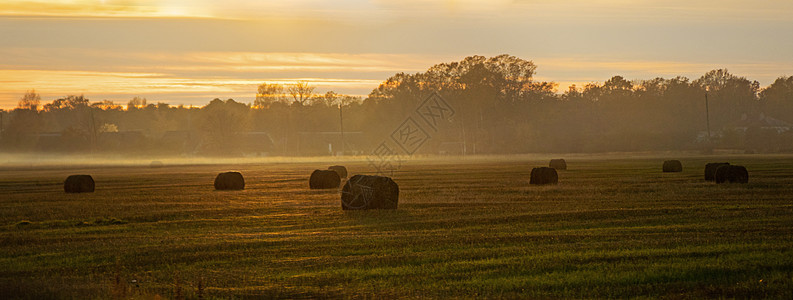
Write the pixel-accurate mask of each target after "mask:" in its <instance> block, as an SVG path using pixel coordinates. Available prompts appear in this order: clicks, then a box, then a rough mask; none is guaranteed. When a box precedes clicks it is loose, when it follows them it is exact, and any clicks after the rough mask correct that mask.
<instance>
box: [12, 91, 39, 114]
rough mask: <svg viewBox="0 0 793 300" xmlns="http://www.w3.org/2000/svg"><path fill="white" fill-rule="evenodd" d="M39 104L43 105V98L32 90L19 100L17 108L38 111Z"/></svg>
mask: <svg viewBox="0 0 793 300" xmlns="http://www.w3.org/2000/svg"><path fill="white" fill-rule="evenodd" d="M39 104H41V96H39V94H37V93H36V90H30V91H28V92H27V93H25V95H24V96H22V99H19V103H18V105H17V108H20V109H28V110H38V108H39Z"/></svg>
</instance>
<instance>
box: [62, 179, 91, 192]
mask: <svg viewBox="0 0 793 300" xmlns="http://www.w3.org/2000/svg"><path fill="white" fill-rule="evenodd" d="M94 186H95V185H94V178H93V177H91V175H70V176H69V177H66V181H64V182H63V191H64V192H67V193H93V192H94Z"/></svg>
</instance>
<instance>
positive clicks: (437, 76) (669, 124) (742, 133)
mask: <svg viewBox="0 0 793 300" xmlns="http://www.w3.org/2000/svg"><path fill="white" fill-rule="evenodd" d="M536 68H537V67H536V65H535V64H534V63H533V62H532V61H530V60H524V59H521V58H518V57H515V56H510V55H499V56H495V57H489V58H488V57H484V56H470V57H466V58H465V59H463V60H461V61H458V62H450V63H441V64H437V65H435V66H432V67H431V68H429V69H428V70H427V71H425V72H419V73H414V74H407V73H398V74H395V75H393V76H391V77H390V78H388V79H386V80H385V81H383V82H382V83H381V84H380V85H379V86H378V87H377V88H375V89H374V90H372V92H371V93H369V95H368V96H367V97H365V98H360V97H353V96H349V95H342V94H337V93H335V92H333V91H328V92H325V93H317V92H315V88H314V87H313V86H311V84H310V83H309V82H303V81H301V82H297V83H294V84H287V85H283V84H276V83H264V84H262V85H260V86H259V87H258V89H257V91H256V98H255V100H254V101H253V102H252V103H241V102H237V101H235V100H233V99H227V100H221V99H219V98H216V99H214V100H212V101H210V102H209V103H208V104H207V105H205V106H203V107H192V106H191V107H186V106H171V105H168V104H166V103H161V102H159V103H148V102H147V100H146V99H144V98H139V97H136V98H133V99H132V100H130V101H129V102H128V103H127V104H126V106H122V105H119V104H115V103H113V102H112V101H107V100H105V101H99V102H91V101H89V100H88V99H86V98H85V97H84V96H77V95H71V96H67V97H64V98H59V99H55V100H53V101H52V102H50V103H46V104H43V105H41V98H40V96H39V95H38V94H37V93H36V92H35V91H29V92H27V93H26V94H25V95H24V96H22V98H21V99H20V101H19V104H18V106H17V107H16V108H15V109H12V110H9V111H0V116H2V120H0V121H2V122H0V125H2V126H0V129H2V132H0V150H2V151H27V152H29V151H54V152H83V153H84V152H122V153H139V154H177V155H234V156H239V155H251V154H252V153H253V154H255V155H327V154H338V153H339V151H341V149H344V151H345V152H348V153H350V154H362V153H369V152H370V151H372V149H375V148H376V147H377V146H378V145H379V144H380V143H381V142H382V141H384V140H389V139H390V138H391V137H392V136H394V131H395V130H397V129H398V128H400V126H401V125H404V124H405V120H407V119H408V118H410V116H412V115H414V112H415V111H416V109H417V108H418V107H419V106H421V105H422V101H423V100H424V99H426V98H427V97H428V96H429V95H432V93H438V95H440V96H441V97H442V98H443V99H445V100H446V102H447V103H448V105H449V106H450V107H451V108H453V109H454V112H455V114H454V116H453V117H452V119H451V120H450V121H449V122H448V123H447V124H445V125H444V127H443V128H435V129H434V130H431V131H427V136H430V137H431V138H429V139H427V140H426V141H425V142H423V143H422V145H421V147H420V149H418V150H417V152H416V153H419V154H438V153H441V154H442V153H447V154H508V153H531V152H605V151H653V150H704V149H712V148H723V149H737V150H741V151H753V152H790V151H793V131H792V130H791V129H793V128H791V125H790V123H789V122H793V76H791V77H784V76H783V77H779V78H778V79H777V80H776V81H774V82H773V83H772V84H771V85H769V86H767V87H765V88H761V87H760V84H759V83H758V82H757V81H753V80H750V79H747V78H745V77H741V76H737V75H734V74H731V73H729V72H728V71H727V70H726V69H717V70H712V71H709V72H707V73H705V74H704V75H702V76H701V77H699V78H697V79H694V80H691V79H689V78H686V77H682V76H678V77H674V78H669V79H667V78H654V79H648V80H627V79H625V78H623V77H622V76H614V77H612V78H610V79H608V80H606V81H605V82H604V83H602V84H601V83H589V84H586V85H584V86H582V87H578V86H571V87H569V89H568V90H566V91H564V92H562V93H558V92H556V88H557V86H558V85H557V84H556V83H554V82H543V81H537V80H535V79H534V74H535V72H536ZM706 99H707V101H706ZM706 112H707V114H706ZM342 128H343V130H342ZM342 132H344V133H345V134H346V135H344V138H343V137H342ZM341 139H344V140H343V142H342V140H341ZM342 144H343V145H342Z"/></svg>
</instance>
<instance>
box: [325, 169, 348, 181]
mask: <svg viewBox="0 0 793 300" xmlns="http://www.w3.org/2000/svg"><path fill="white" fill-rule="evenodd" d="M328 170H333V171H336V173H338V174H339V177H341V178H347V168H345V167H344V166H330V167H328Z"/></svg>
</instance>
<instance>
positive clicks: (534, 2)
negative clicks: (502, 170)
mask: <svg viewBox="0 0 793 300" xmlns="http://www.w3.org/2000/svg"><path fill="white" fill-rule="evenodd" d="M503 53H506V54H511V55H515V56H518V57H520V58H523V59H529V60H532V61H534V63H535V64H537V66H538V70H537V79H539V80H545V81H555V82H558V83H559V84H560V87H559V90H560V91H561V90H564V89H566V87H567V85H569V84H571V83H576V84H581V83H586V82H603V81H605V80H607V79H608V78H610V77H611V76H613V75H622V76H624V77H626V78H628V79H651V78H654V77H659V76H660V77H673V76H677V75H683V76H687V77H689V78H691V79H696V78H698V77H699V76H701V75H702V74H704V73H705V72H707V71H709V70H711V69H715V68H727V69H729V70H730V71H731V72H732V73H734V74H737V75H740V76H745V77H748V78H750V79H754V80H758V81H760V83H761V85H764V86H765V85H768V84H770V83H771V82H773V80H774V79H776V78H777V77H779V76H783V75H788V76H790V75H793V1H789V0H757V1H734V0H702V1H682V0H658V1H655V0H649V1H629V0H606V1H585V0H522V1H521V0H514V1H503V0H495V1H484V0H467V1H453V0H447V1H426V0H407V1H382V0H350V1H343V0H342V1H318V0H293V1H259V0H224V1H214V0H104V1H102V0H71V1H69V0H64V1H27V0H3V1H2V3H0V108H4V109H10V108H13V107H15V106H16V103H17V101H18V100H19V98H20V97H21V96H22V95H23V94H24V93H25V91H26V90H29V89H36V91H38V92H39V93H40V94H41V95H42V101H43V102H50V101H52V100H53V99H56V98H59V97H64V96H66V95H70V94H84V95H85V96H86V97H87V98H89V99H91V100H92V101H100V100H105V99H107V100H113V101H115V102H117V103H120V104H125V103H126V102H127V101H129V99H131V98H132V97H135V96H142V97H146V98H147V99H148V100H149V101H150V102H166V103H169V104H172V105H178V104H185V105H190V104H192V105H204V104H206V103H208V102H209V101H210V100H211V99H213V98H223V99H226V98H234V99H236V100H239V101H242V102H250V101H252V100H253V97H254V96H255V92H256V86H257V85H258V84H260V83H262V82H281V83H290V82H294V81H296V80H308V81H310V82H311V83H312V84H314V85H316V86H317V90H316V91H317V92H324V91H327V90H334V91H336V92H338V93H344V94H353V95H366V94H368V93H369V92H370V91H371V90H372V89H373V88H375V87H377V85H378V83H379V82H381V81H382V80H384V79H386V78H388V77H389V76H391V75H393V74H394V73H397V72H410V73H414V72H419V71H423V70H426V69H427V68H428V67H430V66H432V65H434V64H436V63H440V62H450V61H457V60H460V59H462V58H464V57H466V56H469V55H485V56H493V55H498V54H503Z"/></svg>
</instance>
